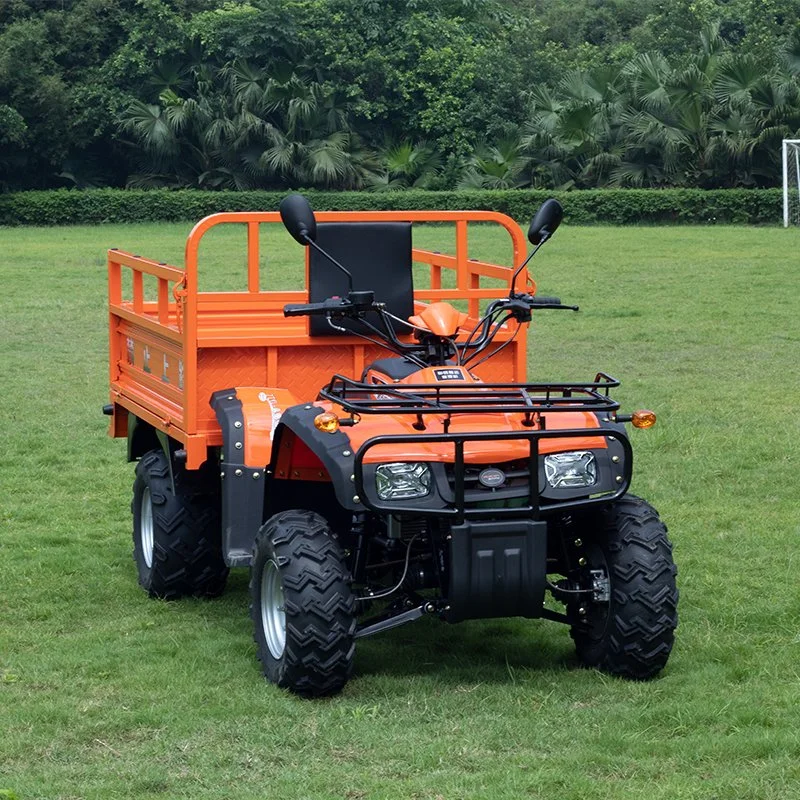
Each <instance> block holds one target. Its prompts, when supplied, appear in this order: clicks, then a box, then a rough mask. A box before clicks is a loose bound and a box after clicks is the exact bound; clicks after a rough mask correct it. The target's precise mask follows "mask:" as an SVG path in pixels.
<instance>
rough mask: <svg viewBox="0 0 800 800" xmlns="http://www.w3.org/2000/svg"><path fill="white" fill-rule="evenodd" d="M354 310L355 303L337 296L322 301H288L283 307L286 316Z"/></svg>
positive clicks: (307, 315)
mask: <svg viewBox="0 0 800 800" xmlns="http://www.w3.org/2000/svg"><path fill="white" fill-rule="evenodd" d="M352 310H353V304H352V303H348V302H346V301H343V300H340V299H339V298H338V297H336V298H328V299H327V300H323V301H322V302H321V303H288V304H287V305H285V306H284V307H283V316H284V317H310V316H312V315H317V314H331V313H338V314H344V313H346V312H348V311H352Z"/></svg>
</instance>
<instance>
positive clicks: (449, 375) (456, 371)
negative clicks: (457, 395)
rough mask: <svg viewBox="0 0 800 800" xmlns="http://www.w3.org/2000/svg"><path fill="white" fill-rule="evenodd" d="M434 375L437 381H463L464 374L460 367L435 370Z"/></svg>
mask: <svg viewBox="0 0 800 800" xmlns="http://www.w3.org/2000/svg"><path fill="white" fill-rule="evenodd" d="M433 374H434V375H435V376H436V380H437V381H463V380H464V373H463V372H462V371H461V369H460V368H458V367H453V368H450V369H435V370H434V371H433Z"/></svg>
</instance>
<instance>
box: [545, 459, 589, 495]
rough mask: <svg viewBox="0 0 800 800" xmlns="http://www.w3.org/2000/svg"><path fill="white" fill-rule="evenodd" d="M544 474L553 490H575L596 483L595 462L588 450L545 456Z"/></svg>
mask: <svg viewBox="0 0 800 800" xmlns="http://www.w3.org/2000/svg"><path fill="white" fill-rule="evenodd" d="M544 472H545V475H546V476H547V482H548V483H549V484H550V485H551V486H552V487H553V488H554V489H575V488H580V487H582V486H594V484H595V483H597V461H595V457H594V453H591V452H589V451H588V450H574V451H572V452H569V453H553V454H552V455H549V456H545V457H544Z"/></svg>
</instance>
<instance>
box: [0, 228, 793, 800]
mask: <svg viewBox="0 0 800 800" xmlns="http://www.w3.org/2000/svg"><path fill="white" fill-rule="evenodd" d="M187 232H188V226H182V225H174V226H173V225H148V226H144V225H142V226H108V227H91V228H90V227H83V228H81V227H76V228H27V229H25V228H23V229H14V230H9V229H5V230H0V390H1V391H2V401H1V402H0V797H6V796H8V797H14V798H19V800H31V799H33V798H48V800H55V798H61V799H62V800H67V798H104V799H106V800H107V799H109V798H137V799H139V798H141V799H144V798H225V799H226V800H227V798H266V797H269V798H348V799H353V800H358V799H360V798H377V799H382V798H409V799H411V798H413V799H414V800H439V799H440V798H441V799H443V800H460V798H521V797H522V798H524V797H530V798H539V797H541V798H548V800H549V799H550V798H558V800H571V799H572V798H580V799H581V800H595V799H596V800H609V799H610V800H616V799H617V798H620V799H621V798H625V799H626V800H627V798H646V799H647V800H680V799H681V798H708V800H711V798H720V799H726V798H737V800H747V799H748V798H749V799H752V800H767V799H768V798H782V799H783V798H793V797H800V716H798V700H800V557H799V556H798V555H797V549H798V546H799V545H800V502H798V495H800V480H799V479H798V474H800V444H798V442H800V424H798V420H800V409H799V408H798V397H800V313H798V312H799V311H800V304H799V303H798V276H800V265H798V256H797V254H798V252H800V231H797V230H789V231H784V230H782V229H774V228H730V227H719V228H685V227H684V228H641V229H636V228H627V229H612V228H572V227H563V228H562V229H561V230H560V231H559V232H558V235H557V236H556V237H555V239H554V240H553V241H552V242H551V243H549V244H548V245H547V246H546V248H545V249H544V250H543V251H542V252H541V254H540V255H539V256H537V258H536V259H535V260H534V262H533V273H534V275H535V276H536V277H537V280H538V282H539V285H540V290H541V292H542V293H545V294H559V295H561V296H562V298H563V299H564V300H565V301H569V302H571V303H577V304H579V305H580V306H581V312H580V313H579V314H572V313H569V312H561V311H559V312H551V313H547V312H542V313H539V314H537V316H536V319H535V324H534V329H533V331H532V332H531V334H530V343H531V349H530V376H531V378H532V379H566V380H578V379H590V378H592V377H593V376H594V374H595V372H596V371H597V370H599V369H602V370H604V371H607V372H609V373H611V374H612V375H615V376H617V377H619V378H620V379H622V381H623V385H622V387H621V390H620V391H619V397H620V398H621V399H622V401H623V406H624V408H626V409H627V410H633V409H634V408H637V407H649V408H653V409H654V410H656V411H657V412H658V414H659V423H658V425H657V426H656V428H655V429H654V430H652V431H635V432H634V433H633V434H632V437H633V441H634V449H635V452H636V455H637V463H636V468H635V474H636V477H635V483H634V489H635V491H636V492H637V493H638V494H641V495H643V496H644V497H646V498H647V499H649V500H650V501H651V502H652V503H653V504H654V505H656V507H657V508H659V510H660V511H661V514H662V516H663V518H664V519H665V521H666V522H667V524H668V526H669V528H670V533H671V537H672V539H673V542H674V544H675V558H676V561H677V563H678V568H679V575H678V579H679V586H680V590H681V601H680V606H679V611H680V627H679V629H678V635H677V640H676V646H675V650H674V651H673V655H672V658H671V660H670V662H669V664H668V666H667V669H666V670H665V671H664V673H663V675H662V676H661V677H660V678H659V679H657V680H655V681H653V682H650V683H644V684H637V683H628V682H625V681H622V680H617V679H611V678H608V677H606V676H603V675H601V674H599V673H595V672H591V671H587V670H583V669H579V668H577V667H576V663H575V660H574V656H573V649H572V643H571V640H570V638H569V635H568V631H567V630H566V629H565V628H563V627H561V626H559V625H556V624H553V623H548V622H544V621H530V622H528V621H522V620H498V621H487V622H471V623H463V624H461V625H458V626H452V627H451V626H446V625H443V624H441V623H437V622H434V621H431V620H425V621H422V622H420V623H417V624H416V625H411V626H408V627H405V628H399V629H396V630H394V631H392V632H389V633H387V634H384V635H382V636H379V637H375V638H371V639H367V640H361V641H360V642H359V647H358V651H357V656H356V675H355V677H354V679H353V680H352V681H351V682H350V683H349V684H348V685H347V687H346V689H345V691H344V693H343V694H342V695H340V696H338V697H335V698H333V699H330V700H325V701H314V702H309V701H303V700H299V699H296V698H295V697H293V696H290V695H288V694H285V693H283V692H282V691H280V690H278V689H276V688H275V687H273V686H271V685H269V684H267V683H265V682H264V680H263V679H262V677H261V673H260V670H259V667H258V664H257V662H256V659H255V648H254V645H253V643H252V638H251V626H250V621H249V617H248V612H247V606H248V598H247V592H246V585H247V575H246V574H245V573H243V572H239V573H234V575H233V576H232V578H231V580H230V583H229V588H228V590H227V591H226V593H225V595H224V596H223V597H222V598H220V599H219V600H215V601H210V602H201V601H180V602H175V603H163V602H154V601H152V600H149V599H148V598H147V597H146V596H145V594H144V593H143V592H142V591H141V590H140V589H139V587H138V585H137V582H136V575H135V570H134V565H133V561H132V559H131V535H130V528H131V521H130V487H131V483H132V479H133V468H132V465H130V464H126V463H125V452H124V451H125V446H124V443H123V442H121V441H115V440H111V439H109V438H107V436H106V424H107V420H106V418H105V417H103V416H102V415H101V414H100V408H101V406H102V405H103V403H105V402H107V365H106V361H107V355H106V353H107V330H106V329H107V314H106V299H105V298H106V294H105V292H106V274H105V248H106V247H109V246H117V247H120V248H123V249H126V250H130V251H132V252H136V253H141V254H142V255H147V256H150V257H154V258H157V259H160V260H167V261H170V262H171V263H179V264H180V263H181V259H182V251H183V241H184V238H185V236H186V234H187ZM435 235H436V231H425V232H424V236H428V237H435ZM229 245H230V243H229V242H228V241H227V239H226V238H225V237H224V236H221V237H219V239H218V240H214V241H212V242H210V243H209V248H208V253H207V255H208V257H209V259H210V260H211V261H212V262H215V263H217V264H218V270H217V278H218V280H219V281H221V282H222V283H223V284H225V283H226V281H227V280H228V279H229V277H228V276H229V274H233V273H234V272H236V274H237V275H238V274H241V268H240V267H239V266H236V267H235V269H234V268H233V267H231V268H230V269H228V268H227V265H226V268H225V269H223V268H222V265H223V264H226V261H225V258H226V255H227V253H228V252H229ZM498 246H499V245H498V242H497V241H496V240H495V239H494V238H493V237H492V236H490V235H489V234H488V233H487V234H486V235H485V238H481V239H480V240H479V241H477V242H476V251H478V254H479V255H483V256H489V254H491V253H492V252H494V250H495V249H496V248H497V247H498ZM275 247H276V250H277V251H278V252H280V253H284V252H285V258H286V259H287V260H295V261H298V263H299V260H300V259H301V258H302V254H301V253H299V251H298V250H299V249H297V250H296V249H291V258H290V255H289V250H290V248H289V244H288V243H286V242H285V241H284V240H281V241H280V242H278V243H277V244H276V246H275ZM281 258H284V256H283V255H281V257H280V258H279V259H278V260H277V261H276V263H282V262H281V261H280V259H281ZM236 263H238V262H236ZM237 270H238V272H237ZM294 275H296V272H295V273H292V272H291V271H288V272H287V271H284V270H283V268H282V267H281V268H279V269H278V270H277V272H276V280H277V281H279V282H285V285H291V283H292V282H293V281H295V280H296V278H295V277H294ZM2 790H6V793H5V794H4V793H3V791H2Z"/></svg>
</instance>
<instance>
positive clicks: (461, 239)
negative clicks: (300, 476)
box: [108, 211, 596, 469]
mask: <svg viewBox="0 0 800 800" xmlns="http://www.w3.org/2000/svg"><path fill="white" fill-rule="evenodd" d="M316 216H317V220H318V221H319V222H348V221H353V222H356V221H359V222H364V221H408V222H411V223H417V222H420V223H421V222H436V223H441V224H449V225H452V226H453V227H454V228H455V253H451V254H443V253H438V252H433V251H428V250H422V249H418V248H415V249H414V250H413V252H412V258H413V261H414V263H415V264H417V265H422V266H423V267H427V268H428V271H429V284H430V288H424V289H418V290H416V291H415V295H414V299H415V311H416V313H417V316H420V315H422V317H421V318H422V319H425V318H430V317H428V315H426V313H425V309H426V308H432V306H430V304H435V303H437V302H441V301H452V300H463V301H466V303H467V314H466V315H463V314H462V313H461V312H457V314H458V320H457V324H459V325H462V326H463V325H465V324H466V326H468V327H471V325H472V324H474V322H475V321H476V320H477V318H478V316H479V306H480V302H481V301H482V300H485V299H489V298H495V297H498V296H500V295H502V294H503V293H504V292H507V291H508V288H509V286H510V282H511V276H512V274H513V270H514V269H515V268H516V267H518V266H519V265H520V264H521V263H522V261H523V259H524V257H525V237H524V235H523V233H522V231H521V230H520V228H519V226H518V225H517V224H516V222H514V221H513V220H512V219H511V218H509V217H507V216H505V215H503V214H498V213H495V212H489V211H370V212H363V211H362V212H318V213H317V215H316ZM476 223H493V224H496V225H500V226H501V227H502V228H504V229H505V230H506V231H507V232H508V234H509V237H510V239H511V246H512V259H511V263H510V264H508V265H505V266H503V265H498V264H488V263H486V262H483V261H479V260H474V259H471V258H470V255H469V237H468V230H469V226H470V225H472V224H476ZM230 224H236V225H244V226H245V228H246V240H247V277H246V287H243V289H242V291H238V292H201V291H199V280H198V268H199V259H198V254H199V248H200V243H201V240H202V238H203V236H204V235H205V234H206V233H207V232H208V231H209V230H211V229H212V228H214V227H215V226H218V225H230ZM265 224H276V225H280V224H281V222H280V216H279V214H278V213H277V212H263V213H255V212H253V213H249V212H244V213H223V214H213V215H211V216H210V217H206V218H205V219H203V220H201V221H200V222H199V223H198V224H197V225H196V226H195V227H194V229H193V230H192V231H191V233H190V234H189V237H188V239H187V243H186V257H185V264H184V266H183V267H182V268H178V267H175V266H169V265H166V264H164V263H161V262H156V261H153V260H150V259H146V258H141V257H139V256H133V255H130V254H129V253H124V252H121V251H119V250H109V251H108V274H109V378H110V385H111V391H110V396H111V401H112V403H113V407H114V416H113V418H112V422H111V426H110V431H109V432H110V434H111V435H113V436H125V435H126V432H127V414H128V412H130V413H133V414H135V415H136V416H138V417H140V418H141V419H143V420H145V421H146V422H149V423H150V424H152V425H154V426H155V427H156V428H158V429H159V430H162V431H164V432H165V433H167V434H168V435H169V436H171V437H172V438H173V439H175V440H177V441H179V442H181V443H182V445H183V447H184V449H185V450H186V451H187V466H188V468H190V469H196V468H198V467H199V466H200V465H201V464H202V463H203V462H204V461H205V459H206V457H207V449H208V448H209V447H216V446H220V445H221V444H222V434H221V431H220V428H219V424H218V423H217V420H216V418H215V416H214V413H213V411H212V409H211V406H210V405H209V400H210V397H211V394H212V392H214V391H217V390H219V389H225V388H228V387H234V386H237V387H256V388H254V389H252V391H253V392H256V394H255V397H256V398H257V392H258V391H266V392H271V393H272V395H273V396H274V397H275V398H276V399H277V400H279V402H278V403H277V405H278V406H279V407H285V405H284V403H285V402H288V398H289V397H290V396H292V395H293V396H294V398H297V402H302V401H304V400H309V401H310V400H312V399H313V398H314V397H316V395H317V392H318V390H319V388H320V387H321V386H323V385H324V384H326V383H327V382H328V381H329V380H330V377H331V375H332V374H333V373H334V372H340V373H342V374H344V375H349V376H355V377H359V376H360V375H361V374H362V372H363V370H364V368H365V366H366V365H367V364H369V363H370V362H371V361H373V360H375V359H377V358H382V357H386V356H387V355H389V353H388V351H386V350H383V349H382V348H380V347H377V346H373V345H370V344H368V343H365V342H364V341H363V340H361V339H358V338H357V337H352V336H341V337H336V338H327V337H313V338H312V337H309V335H308V323H307V320H306V319H304V318H301V317H300V318H291V319H286V318H284V317H283V314H282V309H283V306H284V305H285V304H286V303H304V302H308V291H307V290H306V289H298V290H296V291H283V292H276V291H264V290H262V289H261V288H260V274H259V263H260V258H261V243H260V238H259V230H260V227H261V226H263V225H265ZM297 252H298V258H303V257H304V253H303V250H302V249H301V248H300V247H298V250H297ZM446 273H449V274H450V275H452V276H453V277H452V278H451V279H450V280H449V281H447V282H445V281H444V280H443V277H444V275H445V274H446ZM483 278H491V279H501V280H502V281H504V282H505V288H503V286H500V287H498V286H495V287H493V288H488V287H485V286H481V280H482V279H483ZM146 281H148V282H155V285H156V291H155V293H154V297H155V299H148V298H149V295H147V293H146V292H145V289H144V286H145V282H146ZM518 281H519V283H518V285H525V283H526V281H527V285H528V286H529V287H532V289H533V290H535V285H534V284H533V282H532V281H530V280H529V279H528V276H527V275H526V274H525V272H524V271H523V273H522V275H521V276H520V278H519V279H518ZM448 284H449V285H451V286H453V288H443V286H445V285H448ZM443 313H444V312H443ZM462 317H463V318H462ZM439 320H440V322H441V324H447V325H452V324H453V320H452V317H451V318H447V314H444V316H441V315H440V317H439ZM432 324H438V323H432ZM426 326H427V325H426ZM514 332H515V325H514V324H513V323H510V324H509V325H508V327H507V329H506V330H503V331H501V332H500V334H499V336H498V339H497V341H498V343H500V342H502V341H505V340H507V339H509V338H511V337H512V336H513V334H514ZM407 340H408V341H410V340H411V339H410V337H408V338H407ZM525 373H526V343H525V337H522V336H520V337H518V339H516V340H514V341H513V342H511V343H510V344H509V346H508V347H506V348H505V349H504V350H503V351H502V352H500V353H499V354H498V355H497V356H496V357H494V358H492V359H489V360H488V361H487V362H485V363H484V364H481V365H480V366H479V367H478V368H476V370H475V374H476V375H477V376H478V377H480V378H482V379H483V380H486V381H497V382H515V381H524V380H525V378H526V374H525ZM258 387H279V388H275V389H272V390H269V389H259V388H258ZM282 390H285V394H284V395H280V396H279V394H278V393H279V392H281V391H282ZM239 391H244V390H239ZM246 391H248V392H249V391H251V390H249V389H248V390H246ZM264 405H265V404H264V403H262V402H261V401H259V400H257V399H256V400H255V401H252V398H251V400H248V403H247V414H248V415H252V424H253V426H254V429H253V430H254V432H255V431H256V430H258V431H260V432H261V431H262V429H263V434H264V435H263V436H260V437H252V438H253V439H255V438H262V439H264V442H263V443H262V444H256V443H253V444H252V448H253V449H252V450H251V451H249V452H248V454H247V459H248V463H253V464H259V465H263V464H265V463H267V461H269V459H268V458H267V459H264V455H265V453H264V451H265V450H266V449H267V448H268V443H267V440H268V433H269V431H268V430H267V426H268V424H269V425H271V423H270V422H269V420H271V419H272V416H271V412H269V413H268V412H267V411H266V410H265V409H264V408H263V406H264ZM266 405H267V406H269V403H267V404H266ZM248 424H250V419H249V417H248ZM362 424H364V425H366V424H367V423H366V420H365V422H364V423H362ZM459 424H469V423H468V421H466V420H462V422H461V423H459ZM498 424H503V423H502V421H498ZM364 429H366V428H364ZM269 430H271V427H270V428H269ZM351 430H355V429H351ZM250 438H251V437H248V439H250ZM248 446H251V445H248ZM595 446H596V445H595ZM262 459H264V460H262Z"/></svg>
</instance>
